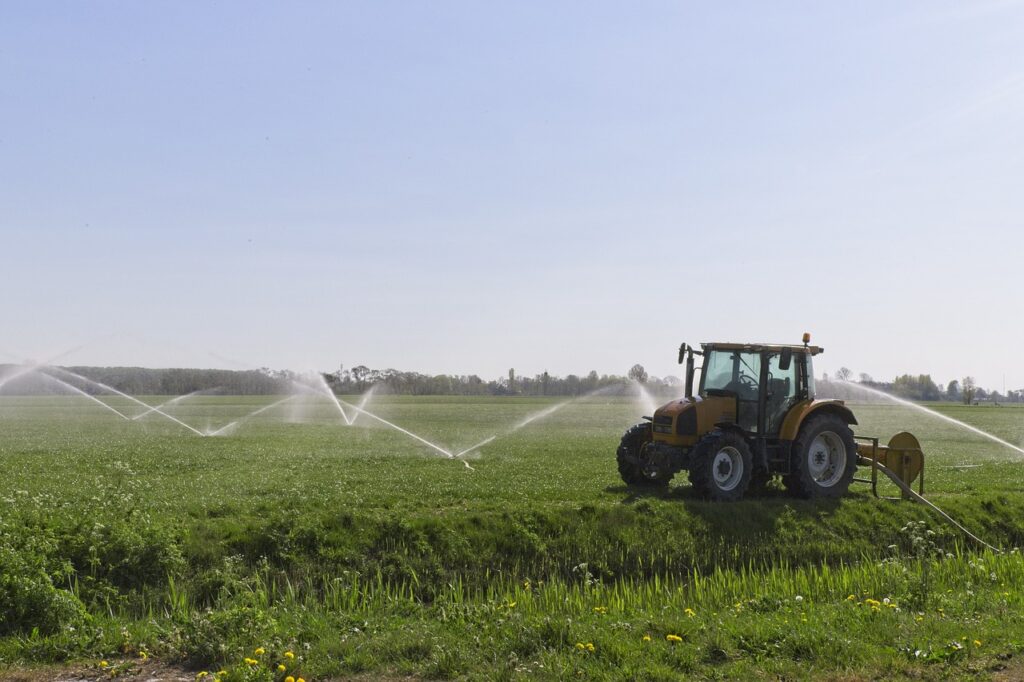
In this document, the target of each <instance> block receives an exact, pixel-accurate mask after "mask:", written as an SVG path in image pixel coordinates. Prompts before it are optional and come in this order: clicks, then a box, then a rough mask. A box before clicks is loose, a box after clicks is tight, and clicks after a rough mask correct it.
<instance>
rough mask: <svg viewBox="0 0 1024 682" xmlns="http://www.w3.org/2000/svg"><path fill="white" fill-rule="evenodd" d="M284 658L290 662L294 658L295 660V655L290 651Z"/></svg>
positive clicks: (285, 653)
mask: <svg viewBox="0 0 1024 682" xmlns="http://www.w3.org/2000/svg"><path fill="white" fill-rule="evenodd" d="M284 657H285V658H287V659H288V660H289V661H290V660H292V659H293V658H295V654H293V653H292V652H290V651H286V652H284Z"/></svg>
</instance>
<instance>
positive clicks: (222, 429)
mask: <svg viewBox="0 0 1024 682" xmlns="http://www.w3.org/2000/svg"><path fill="white" fill-rule="evenodd" d="M296 397H298V396H294V395H290V396H288V397H287V398H282V399H281V400H278V401H277V402H273V403H270V404H269V405H264V406H263V407H261V408H259V409H256V410H253V411H252V412H250V413H249V414H247V415H244V416H242V417H239V418H238V419H236V420H234V421H232V422H230V423H228V424H225V425H224V426H222V427H220V428H219V429H216V430H215V431H209V432H207V433H206V435H207V436H219V435H220V434H222V433H224V432H225V431H227V430H228V429H230V428H231V427H233V426H237V425H238V424H239V423H241V422H244V421H246V420H247V419H251V418H253V417H255V416H256V415H258V414H262V413H264V412H266V411H267V410H270V409H272V408H275V407H277V406H278V405H283V404H284V403H286V402H288V401H289V400H294V399H295V398H296Z"/></svg>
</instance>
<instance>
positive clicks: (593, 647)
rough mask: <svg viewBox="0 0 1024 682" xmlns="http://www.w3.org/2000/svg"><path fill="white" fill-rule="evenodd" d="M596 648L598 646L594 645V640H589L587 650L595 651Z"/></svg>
mask: <svg viewBox="0 0 1024 682" xmlns="http://www.w3.org/2000/svg"><path fill="white" fill-rule="evenodd" d="M596 649H597V647H595V646H594V643H593V642H587V651H589V652H590V653H594V651H595V650H596Z"/></svg>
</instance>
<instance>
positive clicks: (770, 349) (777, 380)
mask: <svg viewBox="0 0 1024 682" xmlns="http://www.w3.org/2000/svg"><path fill="white" fill-rule="evenodd" d="M685 352H686V354H687V355H688V356H689V357H692V354H694V353H697V351H694V350H693V349H686V351H685ZM820 352H821V349H820V348H818V347H810V346H806V347H804V346H760V345H747V344H734V343H705V344H702V351H701V352H700V354H701V355H703V356H704V363H703V368H702V371H701V377H700V390H699V391H698V395H699V396H701V397H727V398H732V399H733V400H735V401H736V422H735V423H736V424H737V426H739V427H740V428H741V429H742V430H743V431H745V432H747V433H750V434H752V435H761V436H777V435H778V433H779V431H780V429H781V428H782V423H783V420H784V419H785V417H786V414H787V413H788V412H789V410H790V408H792V407H793V406H794V405H796V404H797V403H799V402H801V401H803V400H813V399H814V371H813V368H812V365H811V357H812V356H814V355H816V354H818V353H820ZM692 371H694V370H693V367H692V363H690V364H688V368H687V372H688V374H689V372H692ZM692 383H693V380H692V378H688V381H687V385H688V386H692ZM688 397H689V396H688Z"/></svg>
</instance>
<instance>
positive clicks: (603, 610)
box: [594, 606, 608, 613]
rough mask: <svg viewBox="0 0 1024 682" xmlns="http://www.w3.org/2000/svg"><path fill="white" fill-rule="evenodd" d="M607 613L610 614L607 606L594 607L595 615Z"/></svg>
mask: <svg viewBox="0 0 1024 682" xmlns="http://www.w3.org/2000/svg"><path fill="white" fill-rule="evenodd" d="M607 612H608V607H607V606H595V607H594V613H607Z"/></svg>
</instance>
